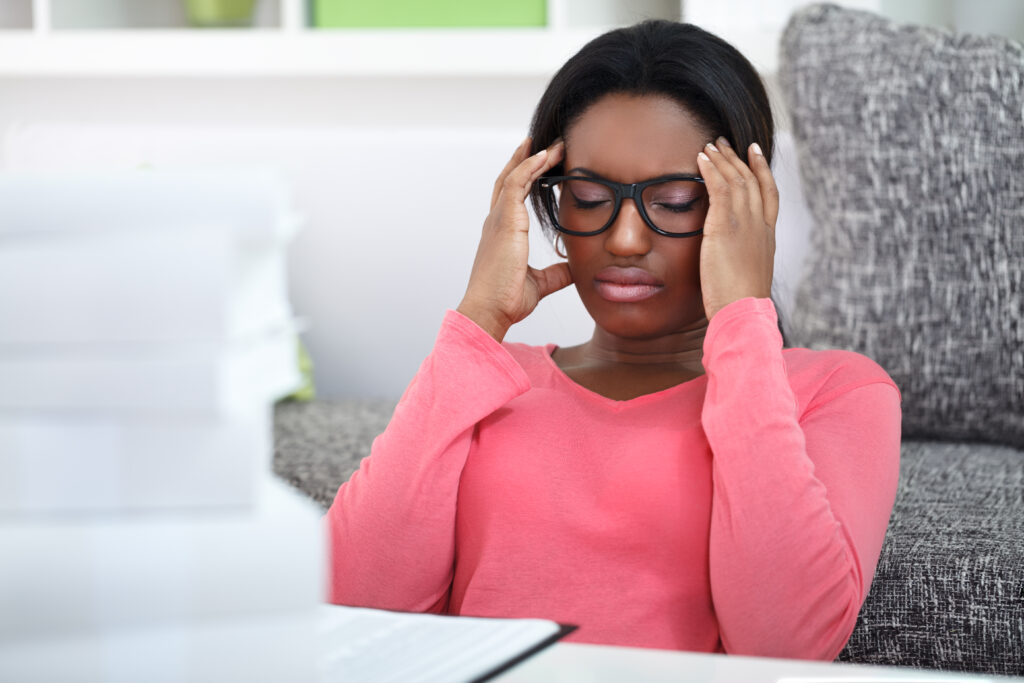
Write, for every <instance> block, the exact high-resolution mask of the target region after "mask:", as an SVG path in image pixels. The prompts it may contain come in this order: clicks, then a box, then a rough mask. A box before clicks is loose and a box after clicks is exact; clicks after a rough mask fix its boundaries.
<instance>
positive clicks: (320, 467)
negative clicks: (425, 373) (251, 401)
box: [274, 400, 397, 510]
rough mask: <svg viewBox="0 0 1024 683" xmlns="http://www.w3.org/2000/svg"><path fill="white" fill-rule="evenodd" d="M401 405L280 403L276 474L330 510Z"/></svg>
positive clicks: (276, 417)
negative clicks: (397, 406)
mask: <svg viewBox="0 0 1024 683" xmlns="http://www.w3.org/2000/svg"><path fill="white" fill-rule="evenodd" d="M396 403H397V402H396V401H381V400H374V401H355V400H349V401H313V402H311V403H300V402H285V403H279V404H278V405H277V407H276V408H275V411H274V473H275V474H277V475H278V476H279V477H281V478H282V479H284V480H285V481H287V482H289V483H290V484H291V485H292V486H294V487H295V488H297V489H299V490H300V491H302V492H303V493H305V494H306V495H307V496H309V497H310V498H312V499H313V500H315V501H316V502H317V503H319V504H320V505H321V507H323V508H324V510H326V509H327V508H328V507H330V505H331V503H332V502H333V501H334V494H336V493H337V492H338V487H339V486H341V485H342V484H343V483H344V482H345V481H347V480H348V478H349V477H350V476H351V475H352V473H353V472H355V471H356V470H357V469H358V468H359V461H360V460H362V459H363V458H365V457H366V456H368V455H369V454H370V447H371V446H372V445H373V440H374V438H376V437H377V435H378V434H380V433H381V432H383V431H384V428H385V427H387V426H388V422H389V421H390V420H391V414H392V413H393V412H394V411H395V404H396Z"/></svg>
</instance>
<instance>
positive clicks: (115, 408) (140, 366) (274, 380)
mask: <svg viewBox="0 0 1024 683" xmlns="http://www.w3.org/2000/svg"><path fill="white" fill-rule="evenodd" d="M297 345H298V339H297V337H296V332H295V331H294V329H293V328H291V327H288V328H283V329H280V330H277V331H275V332H274V333H273V334H267V335H263V336H260V337H258V338H256V339H249V340H245V341H237V342H232V343H230V344H166V345H164V344H138V345H123V346H96V347H72V348H70V349H69V348H66V347H64V346H40V347H38V348H32V349H19V350H18V351H17V352H11V351H8V352H4V353H0V411H15V410H17V411H42V412H53V411H69V412H74V413H79V414H103V413H107V414H110V413H113V414H136V415H143V414H154V413H156V414H160V415H196V416H199V415H207V416H210V415H233V414H239V413H241V414H250V413H251V412H252V411H253V410H257V409H259V408H260V407H262V406H265V405H267V404H269V403H271V402H273V401H274V400H276V399H278V398H280V397H282V396H285V395H287V394H289V393H291V392H292V391H294V390H295V389H296V388H297V387H298V386H299V385H300V382H301V378H300V376H299V371H298V346H297Z"/></svg>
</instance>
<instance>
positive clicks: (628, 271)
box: [594, 266, 665, 303]
mask: <svg viewBox="0 0 1024 683" xmlns="http://www.w3.org/2000/svg"><path fill="white" fill-rule="evenodd" d="M664 286H665V285H664V284H662V283H661V282H660V281H659V280H658V279H657V278H656V277H654V276H653V275H651V274H650V273H648V272H647V271H646V270H644V269H643V268H621V267H618V266H609V267H607V268H603V269H602V270H601V271H599V272H598V273H597V275H595V276H594V287H595V289H597V293H598V294H600V295H601V297H602V298H604V299H606V300H608V301H611V302H613V303H632V302H635V301H643V300H644V299H647V298H650V297H652V296H654V295H655V294H657V293H658V292H659V291H661V289H662V288H663V287H664Z"/></svg>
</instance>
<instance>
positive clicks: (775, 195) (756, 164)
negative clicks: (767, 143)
mask: <svg viewBox="0 0 1024 683" xmlns="http://www.w3.org/2000/svg"><path fill="white" fill-rule="evenodd" d="M747 158H748V159H750V170H752V171H753V172H754V175H755V176H757V182H758V184H759V185H760V186H761V201H762V205H763V208H762V214H763V215H764V222H765V223H767V224H768V225H770V226H771V227H772V229H773V230H774V229H775V222H776V221H777V220H778V218H779V187H778V185H776V184H775V176H774V175H773V174H772V167H771V166H769V165H768V160H767V159H765V157H764V152H762V151H761V146H760V145H758V144H757V143H756V142H755V143H753V144H751V145H750V149H749V150H748V151H747Z"/></svg>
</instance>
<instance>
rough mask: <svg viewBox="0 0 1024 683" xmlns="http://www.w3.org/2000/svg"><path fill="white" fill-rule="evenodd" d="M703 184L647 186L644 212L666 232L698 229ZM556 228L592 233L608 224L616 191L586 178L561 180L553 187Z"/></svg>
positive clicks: (643, 195)
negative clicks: (557, 226)
mask: <svg viewBox="0 0 1024 683" xmlns="http://www.w3.org/2000/svg"><path fill="white" fill-rule="evenodd" d="M705 198H706V191H705V188H704V184H703V183H700V182H697V181H694V180H668V181H665V182H663V183H655V184H653V185H648V186H647V187H645V188H644V190H643V192H642V193H641V199H642V201H643V207H644V211H645V212H646V213H647V217H648V218H649V219H650V221H651V222H652V223H654V225H656V226H657V227H658V228H659V229H661V230H664V231H665V232H671V233H686V232H693V231H695V230H700V228H701V226H702V224H703V221H704V213H705V212H704V210H703V209H704V208H705V207H706V201H705ZM552 200H553V202H554V208H555V216H556V217H557V218H558V224H559V227H561V228H564V229H566V230H571V231H573V232H593V231H595V230H600V229H601V228H603V227H605V226H606V225H608V223H609V222H610V221H611V220H612V217H613V216H612V214H613V212H614V211H615V192H614V191H613V190H612V188H610V187H608V186H607V185H603V184H601V183H599V182H597V181H594V180H590V179H587V178H573V179H572V180H563V181H561V182H559V183H556V184H554V185H553V186H552Z"/></svg>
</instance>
